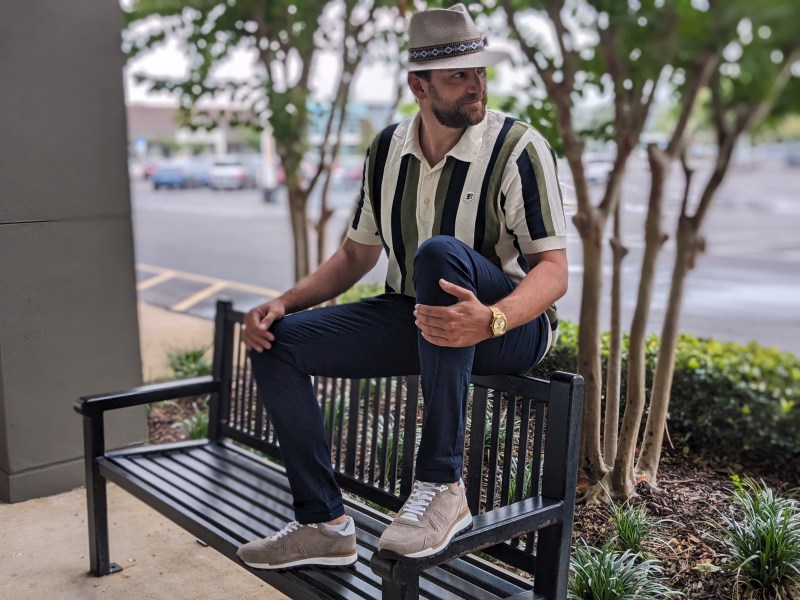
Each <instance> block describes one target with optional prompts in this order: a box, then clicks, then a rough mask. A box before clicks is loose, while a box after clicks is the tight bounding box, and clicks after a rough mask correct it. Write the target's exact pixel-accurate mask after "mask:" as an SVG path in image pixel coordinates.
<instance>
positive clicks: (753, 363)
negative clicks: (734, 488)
mask: <svg viewBox="0 0 800 600" xmlns="http://www.w3.org/2000/svg"><path fill="white" fill-rule="evenodd" d="M577 337H578V328H577V326H576V325H574V324H572V323H569V322H564V321H561V327H560V336H559V340H558V344H557V346H556V348H555V349H554V350H553V351H552V353H551V354H550V355H549V356H547V357H546V358H545V359H544V360H543V361H542V363H541V364H540V365H539V366H538V367H537V369H536V371H534V374H536V375H540V376H548V375H549V374H550V373H552V372H553V371H554V370H565V371H573V372H574V371H575V370H576V368H577ZM602 346H603V359H604V362H605V358H606V356H607V348H608V335H607V334H606V335H605V336H603V338H602ZM623 346H624V348H625V351H624V352H623V382H622V393H623V396H624V393H625V379H626V372H627V358H628V356H627V339H626V340H625V341H624V344H623ZM657 351H658V338H657V337H656V336H651V337H650V338H648V340H647V352H646V356H647V391H648V398H649V392H650V386H651V384H652V375H653V369H654V367H655V361H656V353H657ZM603 369H604V370H605V364H604V366H603ZM799 396H800V359H798V358H797V357H796V356H794V355H793V354H790V353H788V352H780V351H778V350H776V349H774V348H765V347H762V346H760V345H759V344H757V343H756V342H751V343H749V344H746V345H744V344H737V343H734V342H718V341H715V340H713V339H705V338H698V337H695V336H693V335H688V334H683V335H681V337H680V340H679V342H678V349H677V355H676V359H675V375H674V379H673V383H672V396H671V400H670V409H669V422H668V427H669V432H670V436H671V439H672V441H673V443H676V444H680V445H681V446H688V447H689V448H691V449H692V450H695V451H701V452H705V453H708V454H711V455H714V456H716V457H718V458H720V459H723V460H727V461H736V462H740V463H750V462H753V461H764V460H769V461H771V462H772V463H773V464H774V465H775V466H778V465H782V464H786V463H788V462H789V461H791V460H793V459H797V457H798V456H800V397H799ZM622 403H623V406H624V398H623V399H622Z"/></svg>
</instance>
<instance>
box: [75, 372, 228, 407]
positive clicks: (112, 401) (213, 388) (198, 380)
mask: <svg viewBox="0 0 800 600" xmlns="http://www.w3.org/2000/svg"><path fill="white" fill-rule="evenodd" d="M219 389H220V382H219V380H217V379H214V378H212V377H211V376H210V375H206V376H203V377H192V378H190V379H182V380H180V381H170V382H167V383H154V384H150V385H143V386H139V387H135V388H131V389H129V390H124V391H120V392H112V393H108V394H94V395H92V396H83V397H81V399H80V400H78V401H77V402H75V404H74V406H73V408H74V409H75V412H77V413H79V414H81V415H83V416H85V417H93V416H96V415H98V414H102V413H103V412H105V411H107V410H115V409H118V408H128V407H131V406H139V405H142V404H150V403H152V402H161V401H163V400H174V399H176V398H185V397H186V396H199V395H200V394H210V393H214V392H218V391H219Z"/></svg>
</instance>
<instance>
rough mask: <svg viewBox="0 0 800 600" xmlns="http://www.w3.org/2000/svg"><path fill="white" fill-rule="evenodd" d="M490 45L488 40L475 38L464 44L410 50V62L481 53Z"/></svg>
mask: <svg viewBox="0 0 800 600" xmlns="http://www.w3.org/2000/svg"><path fill="white" fill-rule="evenodd" d="M488 45H489V43H488V42H487V40H486V38H474V39H471V40H465V41H463V42H453V43H451V44H440V45H438V46H423V47H421V48H410V49H409V51H408V62H425V61H426V60H434V59H437V58H452V57H454V56H464V55H466V54H473V53H475V52H480V51H481V50H483V49H484V48H485V47H486V46H488Z"/></svg>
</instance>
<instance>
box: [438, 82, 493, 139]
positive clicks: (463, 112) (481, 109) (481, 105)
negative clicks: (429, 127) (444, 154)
mask: <svg viewBox="0 0 800 600" xmlns="http://www.w3.org/2000/svg"><path fill="white" fill-rule="evenodd" d="M428 89H429V90H430V93H431V110H432V111H433V116H435V117H436V120H437V121H439V123H441V124H442V125H443V126H445V127H451V128H453V129H465V128H467V127H470V126H472V125H477V124H478V123H480V122H481V121H483V118H484V117H485V116H486V92H485V91H484V92H483V94H482V95H481V96H478V94H469V95H468V96H465V97H464V98H462V99H460V100H457V101H456V102H453V103H448V102H446V101H444V100H443V99H442V97H441V96H440V95H439V92H438V91H437V90H436V88H435V87H434V86H433V85H431V86H430V87H429V88H428Z"/></svg>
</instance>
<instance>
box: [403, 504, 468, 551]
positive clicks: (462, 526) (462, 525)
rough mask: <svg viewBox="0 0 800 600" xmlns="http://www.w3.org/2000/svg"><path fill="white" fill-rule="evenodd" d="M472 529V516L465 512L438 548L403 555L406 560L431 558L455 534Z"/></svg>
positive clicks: (442, 548)
mask: <svg viewBox="0 0 800 600" xmlns="http://www.w3.org/2000/svg"><path fill="white" fill-rule="evenodd" d="M470 527H472V515H471V514H470V513H469V511H467V514H466V515H464V516H463V517H461V519H459V520H458V521H457V522H456V524H455V525H453V527H452V528H451V529H450V532H449V533H448V534H447V536H445V538H444V540H442V543H441V544H439V545H438V546H433V547H432V548H426V549H425V550H420V551H419V552H412V553H411V554H403V555H402V556H405V557H406V558H424V557H426V556H432V555H434V554H438V553H439V552H441V551H442V550H444V549H445V548H447V545H448V544H449V543H450V540H452V539H453V538H454V537H455V536H456V535H457V534H459V533H461V532H462V531H464V530H466V529H469V528H470Z"/></svg>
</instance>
